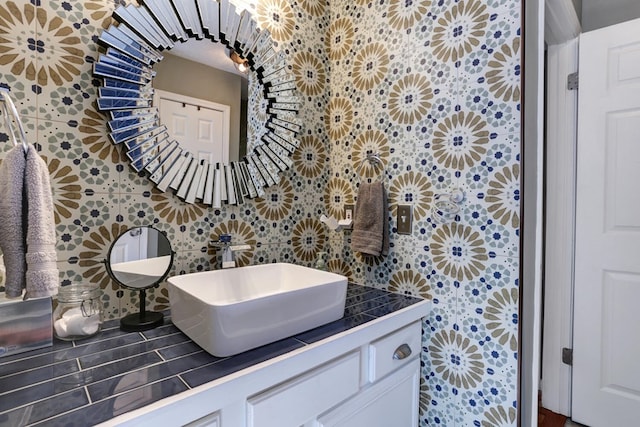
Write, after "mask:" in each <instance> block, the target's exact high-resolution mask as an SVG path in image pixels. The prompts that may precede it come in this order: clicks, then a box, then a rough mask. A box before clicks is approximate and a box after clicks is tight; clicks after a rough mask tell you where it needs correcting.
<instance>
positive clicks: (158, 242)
mask: <svg viewBox="0 0 640 427" xmlns="http://www.w3.org/2000/svg"><path fill="white" fill-rule="evenodd" d="M173 258H174V252H173V251H172V249H171V243H170V242H169V239H168V238H167V236H166V235H165V234H164V233H162V232H160V231H159V230H157V229H155V228H153V227H150V226H148V227H135V228H131V229H128V230H126V231H125V232H123V233H122V234H120V236H118V238H117V239H115V240H114V241H113V243H112V244H111V247H110V248H109V252H108V254H107V259H106V260H105V265H106V267H107V272H108V273H109V276H111V278H112V279H113V280H114V281H115V282H116V283H118V285H120V286H121V287H123V288H126V289H130V290H134V291H139V293H140V310H139V311H138V312H137V313H132V314H129V315H127V316H125V317H123V318H122V319H121V320H120V328H121V329H122V330H124V331H144V330H147V329H153V328H155V327H157V326H159V325H162V323H163V318H164V316H163V314H162V313H159V312H153V311H147V310H146V307H145V300H146V290H147V289H149V288H151V287H154V286H157V285H159V284H160V282H162V281H163V280H164V279H165V278H166V277H167V275H168V274H169V272H170V271H171V266H172V265H173Z"/></svg>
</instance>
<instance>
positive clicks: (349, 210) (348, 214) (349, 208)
mask: <svg viewBox="0 0 640 427" xmlns="http://www.w3.org/2000/svg"><path fill="white" fill-rule="evenodd" d="M353 209H354V206H353V205H344V215H343V219H351V220H352V219H353Z"/></svg>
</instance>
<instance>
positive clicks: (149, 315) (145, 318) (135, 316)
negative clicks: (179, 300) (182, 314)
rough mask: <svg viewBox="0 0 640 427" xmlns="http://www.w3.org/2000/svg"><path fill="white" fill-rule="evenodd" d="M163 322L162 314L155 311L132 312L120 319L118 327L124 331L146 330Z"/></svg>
mask: <svg viewBox="0 0 640 427" xmlns="http://www.w3.org/2000/svg"><path fill="white" fill-rule="evenodd" d="M163 323H164V315H163V314H162V313H159V312H157V311H146V312H144V313H132V314H129V315H127V316H124V317H123V318H122V319H120V329H121V330H123V331H125V332H139V331H147V330H149V329H153V328H157V327H158V326H160V325H162V324H163Z"/></svg>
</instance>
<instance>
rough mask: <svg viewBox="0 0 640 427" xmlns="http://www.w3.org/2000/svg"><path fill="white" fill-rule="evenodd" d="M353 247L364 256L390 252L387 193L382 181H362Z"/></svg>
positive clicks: (352, 236) (355, 217) (356, 210)
mask: <svg viewBox="0 0 640 427" xmlns="http://www.w3.org/2000/svg"><path fill="white" fill-rule="evenodd" d="M351 249H353V251H354V252H360V253H361V254H362V255H364V256H380V255H387V253H388V252H389V219H388V210H387V194H386V192H385V189H384V184H383V183H382V182H372V183H366V182H362V183H360V188H359V190H358V196H357V200H356V209H355V214H354V217H353V232H352V234H351Z"/></svg>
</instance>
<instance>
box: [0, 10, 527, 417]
mask: <svg viewBox="0 0 640 427" xmlns="http://www.w3.org/2000/svg"><path fill="white" fill-rule="evenodd" d="M231 1H232V2H233V0H231ZM128 3H135V1H133V0H82V1H73V2H71V1H41V0H8V1H5V2H3V3H2V4H0V85H1V86H2V87H6V88H9V89H10V90H11V92H12V95H13V96H14V98H15V99H16V100H17V101H18V109H19V111H20V114H21V115H22V117H23V121H24V123H25V126H26V130H27V134H28V138H29V140H30V142H33V143H35V144H36V146H37V147H38V149H39V150H40V151H41V154H42V155H43V157H44V158H45V160H46V163H47V166H48V168H49V172H50V174H51V183H52V187H53V193H54V205H55V220H56V230H57V233H58V245H57V247H58V256H59V259H58V268H59V270H60V281H61V283H64V284H68V283H72V282H82V281H85V282H92V283H98V284H99V285H100V286H101V288H102V289H103V291H104V296H103V305H104V308H105V313H106V316H107V317H110V318H117V317H120V316H122V315H124V314H126V313H128V312H129V311H130V310H132V309H133V307H134V306H135V301H134V300H132V297H131V295H130V293H129V292H121V290H120V289H119V288H118V287H117V286H116V285H115V284H114V283H112V282H111V280H110V279H109V278H108V276H107V275H106V272H105V271H104V266H103V264H102V263H101V261H102V260H103V259H104V258H105V257H106V252H107V251H108V248H109V245H110V244H111V242H112V241H113V240H114V239H115V238H116V237H117V236H118V235H119V233H120V232H122V231H123V230H125V229H127V228H129V227H132V226H135V225H154V226H156V227H158V228H159V229H160V230H161V231H163V232H165V233H167V235H168V236H169V238H170V240H171V242H172V246H173V249H174V250H175V251H176V265H175V267H174V271H173V272H172V274H179V273H187V272H194V271H202V270H206V269H210V268H216V267H217V265H218V261H219V260H218V259H217V256H218V254H217V253H216V251H215V250H213V249H212V248H207V242H208V241H209V240H210V239H212V238H216V237H217V236H218V235H220V234H223V233H230V234H232V235H233V239H234V242H237V243H247V244H249V245H251V247H252V249H251V250H250V251H246V252H241V253H239V254H238V262H239V264H240V265H247V264H251V263H260V262H273V261H281V262H297V263H302V264H306V265H313V263H314V262H315V260H316V259H317V256H318V253H319V252H328V254H329V259H328V262H327V266H328V268H329V269H330V270H332V271H335V272H337V273H340V274H344V275H346V276H348V277H349V279H350V280H352V281H355V282H359V283H365V284H369V285H371V286H377V287H381V288H385V289H388V290H391V291H393V292H397V293H401V294H407V295H412V296H420V297H425V298H432V299H433V311H432V312H431V313H430V314H429V316H428V317H427V318H426V319H425V320H424V322H423V330H424V334H423V337H422V340H423V345H422V348H423V352H422V372H421V378H422V384H421V396H420V426H421V427H425V426H435V425H439V426H453V425H455V426H473V427H477V426H480V427H490V426H491V427H494V426H515V425H516V424H517V420H516V399H517V383H518V381H517V359H518V320H519V316H518V296H519V294H518V283H519V276H518V274H519V273H518V270H519V267H518V264H519V259H518V257H519V231H520V230H519V229H520V184H521V183H520V180H521V173H520V165H519V162H520V101H521V99H520V97H521V87H522V82H521V40H520V33H521V30H520V28H521V24H520V20H521V1H520V0H500V1H495V0H413V1H400V0H375V1H374V0H355V1H354V0H332V1H325V0H254V1H251V2H250V3H251V6H250V11H251V13H253V14H254V15H255V16H256V20H257V22H258V24H259V25H260V26H261V27H262V28H267V29H269V31H270V33H271V36H272V38H273V40H274V42H275V44H276V47H277V49H278V50H279V51H280V52H283V53H284V56H285V58H286V59H285V61H286V63H287V68H288V69H289V70H290V71H291V75H292V76H293V77H294V79H295V84H296V87H297V89H298V91H299V93H300V99H301V105H300V108H299V116H300V120H301V122H302V124H303V126H302V129H301V132H300V146H299V148H298V150H297V151H296V152H295V153H294V154H293V156H292V160H293V167H292V168H290V169H289V170H288V171H287V172H285V173H283V174H282V179H281V182H280V183H279V185H277V186H273V187H269V188H267V189H266V192H265V194H264V195H263V196H262V197H261V198H259V199H257V200H252V201H249V202H248V203H245V204H244V205H242V206H240V207H238V206H225V207H223V208H222V209H212V208H210V207H207V206H204V205H200V204H194V205H188V204H185V203H183V202H182V201H180V200H179V199H177V198H176V197H174V196H173V195H171V194H170V193H161V192H159V191H158V190H156V189H155V188H153V187H152V186H151V184H149V183H148V181H147V180H146V179H142V178H141V177H140V176H139V175H138V174H137V173H135V171H133V170H132V169H131V168H130V167H129V166H128V164H127V162H126V158H125V156H124V153H123V150H122V149H121V147H119V146H115V145H113V144H112V143H111V141H110V140H109V137H108V133H107V123H106V120H107V119H106V117H105V116H104V115H102V114H101V113H99V112H98V111H97V110H96V106H95V101H96V91H97V89H96V87H97V82H96V81H95V80H94V77H93V75H92V64H93V63H94V62H95V60H96V59H97V55H98V47H97V45H96V43H95V40H96V38H97V36H98V35H99V34H100V32H101V30H102V29H103V28H106V27H108V25H109V24H110V23H111V21H112V19H111V13H112V11H113V10H114V9H115V8H116V7H117V6H118V5H120V4H128ZM251 90H252V91H255V90H257V88H256V85H252V89H251ZM251 93H253V92H251ZM265 117H266V115H265V106H264V105H255V106H253V109H252V111H250V112H249V118H250V123H249V128H250V130H251V132H253V133H254V134H257V135H260V126H261V123H262V122H263V121H264V120H263V119H264V118H265ZM0 138H2V139H3V140H4V141H6V135H5V134H4V133H3V132H2V131H0ZM3 145H4V146H3V147H0V149H1V151H6V149H7V147H6V146H7V144H3ZM368 153H377V154H378V155H379V156H380V159H381V165H378V166H372V165H370V164H369V163H367V162H366V160H365V158H366V155H367V154H368ZM366 180H382V182H384V184H385V187H386V189H387V192H388V195H389V206H390V210H389V221H390V226H391V229H392V230H393V227H394V226H395V211H396V207H397V206H398V205H399V204H408V205H411V206H412V209H413V215H414V227H413V230H412V234H411V235H409V236H400V235H397V234H396V233H395V232H392V234H391V242H390V243H391V248H390V253H389V255H388V256H387V257H377V258H369V257H367V258H365V257H361V256H360V255H359V254H355V253H353V251H352V250H351V248H350V247H349V235H348V233H347V234H343V233H341V234H339V235H338V234H337V233H335V232H332V231H329V230H327V229H326V227H325V226H324V225H323V224H322V223H321V222H320V221H319V220H318V218H319V216H320V214H322V213H326V214H327V215H329V214H331V215H334V216H339V215H341V213H342V206H343V205H344V204H353V203H355V201H356V195H357V191H358V185H359V183H360V182H364V181H366ZM453 189H461V190H463V191H464V194H465V199H464V201H463V202H462V203H461V210H460V212H459V213H458V214H457V215H456V216H455V218H453V219H451V220H450V221H449V222H444V223H443V222H441V221H436V220H434V219H433V218H432V210H433V204H434V201H435V200H436V198H437V197H438V196H440V195H442V194H444V193H447V192H450V191H451V190H453ZM0 290H1V289H0ZM148 300H149V301H148V304H149V306H150V307H153V309H156V310H159V309H164V308H166V307H167V306H168V294H167V291H166V287H164V286H161V287H160V288H159V289H155V290H154V291H153V292H150V293H149V295H148Z"/></svg>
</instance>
